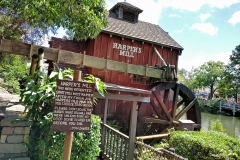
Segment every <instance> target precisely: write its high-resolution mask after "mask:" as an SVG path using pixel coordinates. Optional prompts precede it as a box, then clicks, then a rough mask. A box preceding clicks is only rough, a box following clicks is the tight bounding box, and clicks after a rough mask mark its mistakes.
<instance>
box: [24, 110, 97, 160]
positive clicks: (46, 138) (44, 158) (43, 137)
mask: <svg viewBox="0 0 240 160" xmlns="http://www.w3.org/2000/svg"><path fill="white" fill-rule="evenodd" d="M100 121H101V119H100V118H99V116H96V115H91V130H90V132H89V133H79V132H75V133H74V136H73V142H72V152H71V160H83V159H86V160H88V159H89V160H90V159H96V156H98V155H99V153H100V148H99V141H100V136H101V134H100ZM51 122H52V114H48V116H47V117H46V118H45V119H44V120H42V121H40V122H38V123H34V125H35V126H32V127H31V134H30V137H29V142H28V143H27V146H28V148H29V155H30V158H31V159H36V160H59V159H62V155H63V146H64V139H65V135H66V132H53V131H51V130H50V125H51Z"/></svg>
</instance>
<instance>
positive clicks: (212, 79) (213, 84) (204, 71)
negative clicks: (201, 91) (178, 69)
mask: <svg viewBox="0 0 240 160" xmlns="http://www.w3.org/2000/svg"><path fill="white" fill-rule="evenodd" d="M224 71H225V65H224V63H223V62H220V61H218V62H214V61H209V62H206V63H204V64H203V65H201V66H200V67H199V68H197V69H195V70H194V77H195V81H194V86H195V88H201V87H207V88H209V89H210V94H209V99H212V97H213V94H214V92H215V91H216V89H217V88H218V85H219V81H220V80H221V79H222V78H223V77H224Z"/></svg>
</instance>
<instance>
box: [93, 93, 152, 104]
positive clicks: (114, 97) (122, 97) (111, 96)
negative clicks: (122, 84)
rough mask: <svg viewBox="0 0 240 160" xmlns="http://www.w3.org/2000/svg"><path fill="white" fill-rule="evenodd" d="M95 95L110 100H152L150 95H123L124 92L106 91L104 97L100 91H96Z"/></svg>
mask: <svg viewBox="0 0 240 160" xmlns="http://www.w3.org/2000/svg"><path fill="white" fill-rule="evenodd" d="M94 97H96V98H99V99H109V100H110V99H112V100H124V101H137V102H150V98H149V97H140V96H133V95H123V94H111V93H106V94H105V95H104V97H103V96H101V95H100V94H99V93H98V92H94Z"/></svg>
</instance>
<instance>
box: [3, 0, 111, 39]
mask: <svg viewBox="0 0 240 160" xmlns="http://www.w3.org/2000/svg"><path fill="white" fill-rule="evenodd" d="M107 13H108V12H107V10H106V4H105V1H104V0H71V1H66V0H18V1H16V0H4V1H0V37H5V38H8V39H16V37H17V38H20V37H21V38H23V39H25V40H26V41H31V42H37V41H39V40H40V39H41V38H42V37H43V36H44V34H46V33H47V32H48V31H49V30H52V31H53V32H54V31H56V29H57V28H59V27H60V26H62V27H63V28H65V29H68V30H72V31H73V32H74V33H75V36H74V37H75V38H76V40H82V39H87V38H95V37H96V36H97V35H98V33H99V32H100V31H101V29H102V28H103V27H105V26H106V25H107V18H106V17H107ZM14 36H15V37H14ZM29 38H30V39H29Z"/></svg>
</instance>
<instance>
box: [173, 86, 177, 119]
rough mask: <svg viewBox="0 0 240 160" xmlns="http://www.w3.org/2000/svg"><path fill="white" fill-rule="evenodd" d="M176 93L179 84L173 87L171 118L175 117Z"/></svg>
mask: <svg viewBox="0 0 240 160" xmlns="http://www.w3.org/2000/svg"><path fill="white" fill-rule="evenodd" d="M178 94H179V86H178V85H176V87H175V88H174V95H173V106H172V109H173V110H172V118H173V119H175V115H176V110H177V101H178Z"/></svg>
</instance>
